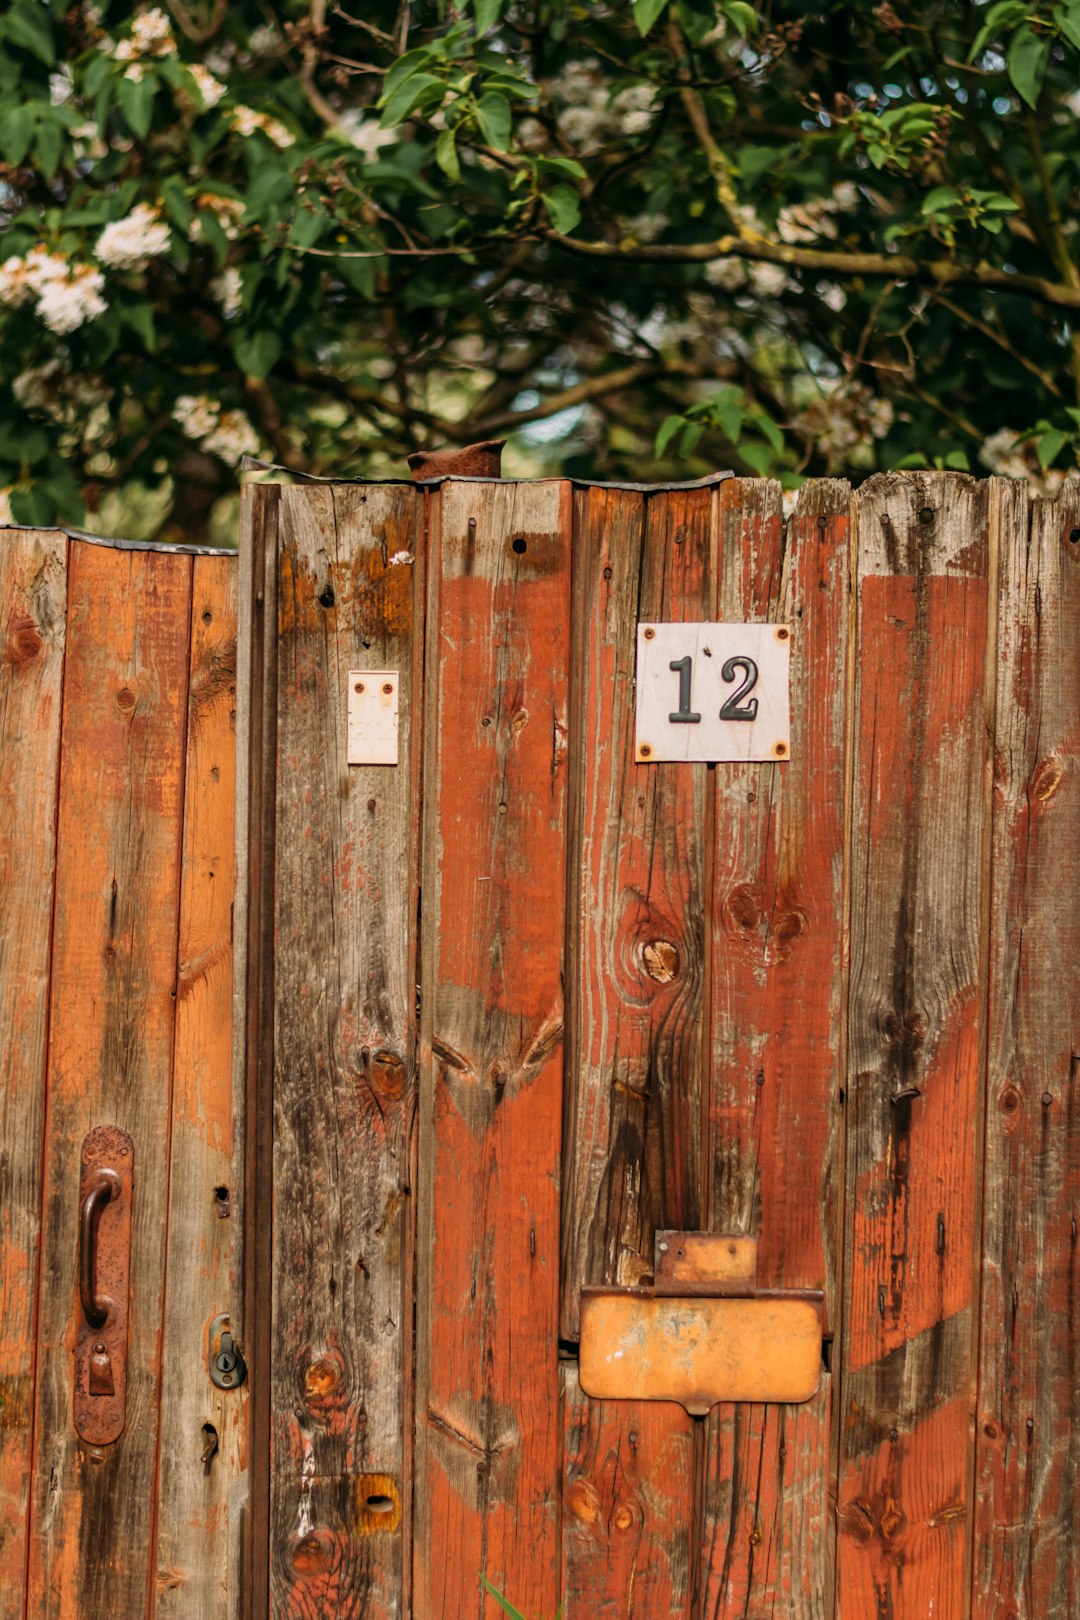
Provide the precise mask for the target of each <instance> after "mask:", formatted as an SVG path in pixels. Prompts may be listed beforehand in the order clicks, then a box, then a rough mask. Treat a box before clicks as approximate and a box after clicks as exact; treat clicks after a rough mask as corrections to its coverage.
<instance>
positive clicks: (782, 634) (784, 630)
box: [776, 624, 791, 641]
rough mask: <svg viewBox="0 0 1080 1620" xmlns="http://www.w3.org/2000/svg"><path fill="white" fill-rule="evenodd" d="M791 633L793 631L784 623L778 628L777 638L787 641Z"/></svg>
mask: <svg viewBox="0 0 1080 1620" xmlns="http://www.w3.org/2000/svg"><path fill="white" fill-rule="evenodd" d="M790 635H791V631H790V630H789V629H788V627H787V625H786V624H782V625H780V626H779V628H778V629H777V632H776V639H777V641H786V640H787V639H788V637H789V636H790Z"/></svg>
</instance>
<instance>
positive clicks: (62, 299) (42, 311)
mask: <svg viewBox="0 0 1080 1620" xmlns="http://www.w3.org/2000/svg"><path fill="white" fill-rule="evenodd" d="M104 285H105V277H104V276H103V275H102V274H101V271H100V270H96V269H95V268H94V266H93V265H91V264H76V265H73V266H72V267H71V270H70V272H69V274H68V276H67V278H66V279H65V280H60V279H59V278H56V279H53V280H50V281H47V282H46V283H45V285H44V286H43V287H42V289H41V292H40V293H39V294H38V302H37V312H38V314H39V315H40V316H41V319H42V320H43V321H44V322H45V325H46V326H47V327H48V328H49V330H50V332H59V333H66V332H74V331H76V329H77V328H78V327H80V326H83V325H84V324H85V323H86V322H87V321H94V320H96V319H97V317H98V316H99V315H104V313H105V310H106V308H107V305H106V303H105V300H104V298H102V296H101V289H102V287H103V286H104Z"/></svg>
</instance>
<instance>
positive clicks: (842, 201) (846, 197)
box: [832, 180, 859, 213]
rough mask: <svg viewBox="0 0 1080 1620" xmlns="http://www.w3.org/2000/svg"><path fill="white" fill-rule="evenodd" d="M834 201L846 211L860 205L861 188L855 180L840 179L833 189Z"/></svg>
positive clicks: (848, 211)
mask: <svg viewBox="0 0 1080 1620" xmlns="http://www.w3.org/2000/svg"><path fill="white" fill-rule="evenodd" d="M832 198H833V203H834V205H835V206H836V207H837V208H840V209H842V210H843V211H844V212H845V213H850V212H851V210H852V209H853V208H857V207H858V205H859V188H858V186H857V185H856V184H855V182H854V180H838V181H837V183H836V185H835V186H833V189H832Z"/></svg>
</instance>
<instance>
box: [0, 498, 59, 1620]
mask: <svg viewBox="0 0 1080 1620" xmlns="http://www.w3.org/2000/svg"><path fill="white" fill-rule="evenodd" d="M66 603H67V540H66V538H65V537H64V536H63V535H62V534H58V533H57V532H56V531H55V530H53V531H48V532H43V533H37V532H35V531H32V530H27V531H24V532H22V533H7V534H3V535H0V758H2V759H3V769H2V770H0V1029H3V1030H4V1031H5V1038H4V1042H3V1049H2V1050H3V1057H2V1060H0V1234H2V1237H0V1617H2V1620H15V1617H16V1616H20V1615H22V1613H23V1599H24V1596H25V1589H26V1547H27V1512H28V1507H29V1489H28V1487H29V1478H30V1465H31V1414H32V1412H33V1366H34V1344H35V1339H36V1334H37V1315H36V1313H37V1272H38V1253H39V1242H40V1236H41V1232H40V1226H41V1178H42V1124H43V1121H44V1117H45V1055H46V1030H47V1021H48V1001H49V964H50V939H49V936H50V928H51V923H52V908H53V879H54V873H55V861H56V778H57V762H58V759H59V753H60V700H61V683H62V680H63V669H64V632H65V614H66Z"/></svg>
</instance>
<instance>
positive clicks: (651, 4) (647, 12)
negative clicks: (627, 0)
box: [633, 0, 668, 39]
mask: <svg viewBox="0 0 1080 1620" xmlns="http://www.w3.org/2000/svg"><path fill="white" fill-rule="evenodd" d="M667 3H668V0H634V8H633V9H634V21H635V23H637V30H638V33H639V34H640V35H641V37H642V39H644V38H645V35H646V34H647V33H648V32H649V31H650V29H651V28H652V27H653V26H654V24H655V23H656V22H657V21H658V19H659V18H660V17H661V16H662V15H663V13H664V11H665V10H666V8H667Z"/></svg>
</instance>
